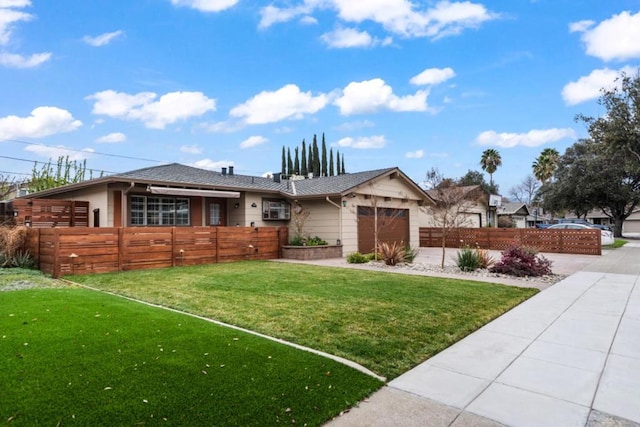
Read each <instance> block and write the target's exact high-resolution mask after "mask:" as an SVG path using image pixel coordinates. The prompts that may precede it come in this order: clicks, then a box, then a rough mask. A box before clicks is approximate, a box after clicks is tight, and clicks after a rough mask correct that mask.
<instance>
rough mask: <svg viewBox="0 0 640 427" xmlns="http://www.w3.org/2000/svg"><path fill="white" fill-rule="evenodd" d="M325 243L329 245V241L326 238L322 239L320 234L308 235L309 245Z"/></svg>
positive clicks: (322, 244)
mask: <svg viewBox="0 0 640 427" xmlns="http://www.w3.org/2000/svg"><path fill="white" fill-rule="evenodd" d="M324 245H328V243H327V242H326V241H325V240H322V239H321V238H320V237H318V236H314V237H307V246H324Z"/></svg>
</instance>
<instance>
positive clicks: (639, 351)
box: [328, 243, 640, 427]
mask: <svg viewBox="0 0 640 427" xmlns="http://www.w3.org/2000/svg"><path fill="white" fill-rule="evenodd" d="M564 257H566V258H563V259H562V260H561V263H562V262H564V263H565V264H564V267H563V268H568V269H571V268H572V265H573V267H574V268H575V270H579V271H576V272H575V273H573V274H571V275H570V276H569V277H567V278H566V279H564V280H562V281H561V282H559V283H557V284H555V285H553V286H551V287H549V288H548V289H546V290H544V291H543V292H541V293H539V294H538V295H536V296H534V297H533V298H531V299H529V300H528V301H526V302H524V303H523V304H521V305H519V306H518V307H516V308H514V309H513V310H511V311H509V312H508V313H505V314H504V315H503V316H501V317H499V318H498V319H496V320H494V321H493V322H491V323H489V324H487V325H485V326H484V327H483V328H481V329H479V330H478V331H476V332H474V333H473V334H471V335H469V336H468V337H466V338H465V339H463V340H461V341H459V342H458V343H456V344H454V345H453V346H451V347H450V348H448V349H446V350H445V351H443V352H441V353H439V354H437V355H436V356H434V357H432V358H431V359H429V360H427V361H426V362H424V363H422V364H421V365H419V366H417V367H416V368H414V369H412V370H411V371H408V372H406V373H405V374H403V375H402V376H400V377H398V378H396V379H394V380H393V381H391V382H390V383H389V384H388V385H387V386H386V387H384V388H383V389H381V390H380V391H378V392H377V393H375V394H374V395H373V396H371V398H370V399H368V400H366V401H364V402H361V403H360V405H359V407H357V408H354V409H352V410H351V411H350V412H348V413H346V414H344V415H343V416H341V417H339V418H336V419H335V420H333V421H331V422H330V423H328V425H329V426H331V427H342V426H457V427H461V426H500V425H502V426H504V425H506V426H518V427H519V426H591V427H593V426H614V425H615V426H640V244H638V243H630V244H628V246H625V247H623V248H619V249H616V250H613V251H610V252H608V253H606V255H603V256H600V257H597V258H596V257H593V256H591V257H587V258H586V261H585V258H584V257H575V256H564ZM572 258H575V259H574V260H573V261H574V263H571V259H572ZM555 260H556V259H554V261H555ZM554 270H555V269H554Z"/></svg>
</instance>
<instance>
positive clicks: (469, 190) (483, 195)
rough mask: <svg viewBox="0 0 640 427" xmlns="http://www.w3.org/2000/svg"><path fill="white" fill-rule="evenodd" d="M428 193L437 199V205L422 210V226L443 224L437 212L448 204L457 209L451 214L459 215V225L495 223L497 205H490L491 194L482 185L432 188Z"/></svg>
mask: <svg viewBox="0 0 640 427" xmlns="http://www.w3.org/2000/svg"><path fill="white" fill-rule="evenodd" d="M427 194H428V195H429V196H430V197H431V198H432V199H433V200H434V201H435V207H432V208H428V209H422V210H421V212H422V215H421V216H420V227H440V226H442V224H439V223H438V218H437V217H438V216H439V215H437V212H442V211H443V209H447V208H446V207H447V206H449V210H453V211H455V212H450V214H454V215H455V216H456V217H457V219H456V220H455V223H456V224H455V226H457V227H470V228H478V227H486V226H489V225H491V224H493V223H494V221H493V218H494V214H495V207H490V206H489V198H490V194H489V193H488V192H486V191H485V190H484V189H483V188H482V186H480V185H467V186H461V187H448V188H442V189H431V190H427ZM434 213H436V215H434ZM451 225H453V224H450V226H451Z"/></svg>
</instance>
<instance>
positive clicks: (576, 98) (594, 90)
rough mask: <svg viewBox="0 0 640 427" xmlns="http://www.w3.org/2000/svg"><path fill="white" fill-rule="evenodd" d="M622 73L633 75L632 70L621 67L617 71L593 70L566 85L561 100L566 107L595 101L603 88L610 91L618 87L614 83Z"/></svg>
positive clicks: (607, 69)
mask: <svg viewBox="0 0 640 427" xmlns="http://www.w3.org/2000/svg"><path fill="white" fill-rule="evenodd" d="M622 72H624V73H627V74H633V68H631V67H623V68H622V69H620V70H618V71H616V70H610V69H609V68H604V69H602V70H593V71H592V72H591V73H590V74H589V75H588V76H583V77H580V78H579V79H578V80H577V81H575V82H569V83H567V84H566V85H565V86H564V88H562V99H564V102H565V103H566V104H567V105H576V104H580V103H581V102H585V101H590V100H592V99H597V98H599V97H600V95H601V92H600V91H601V90H602V89H603V88H604V89H612V88H614V87H615V86H616V84H617V85H618V86H619V84H620V82H618V83H616V82H615V80H616V78H618V77H620V74H621V73H622Z"/></svg>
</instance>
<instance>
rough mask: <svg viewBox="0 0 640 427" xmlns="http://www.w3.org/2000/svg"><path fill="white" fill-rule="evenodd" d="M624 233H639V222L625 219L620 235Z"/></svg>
mask: <svg viewBox="0 0 640 427" xmlns="http://www.w3.org/2000/svg"><path fill="white" fill-rule="evenodd" d="M624 233H640V221H639V220H637V219H636V220H629V219H627V220H626V221H625V222H624V224H623V225H622V234H624Z"/></svg>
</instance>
